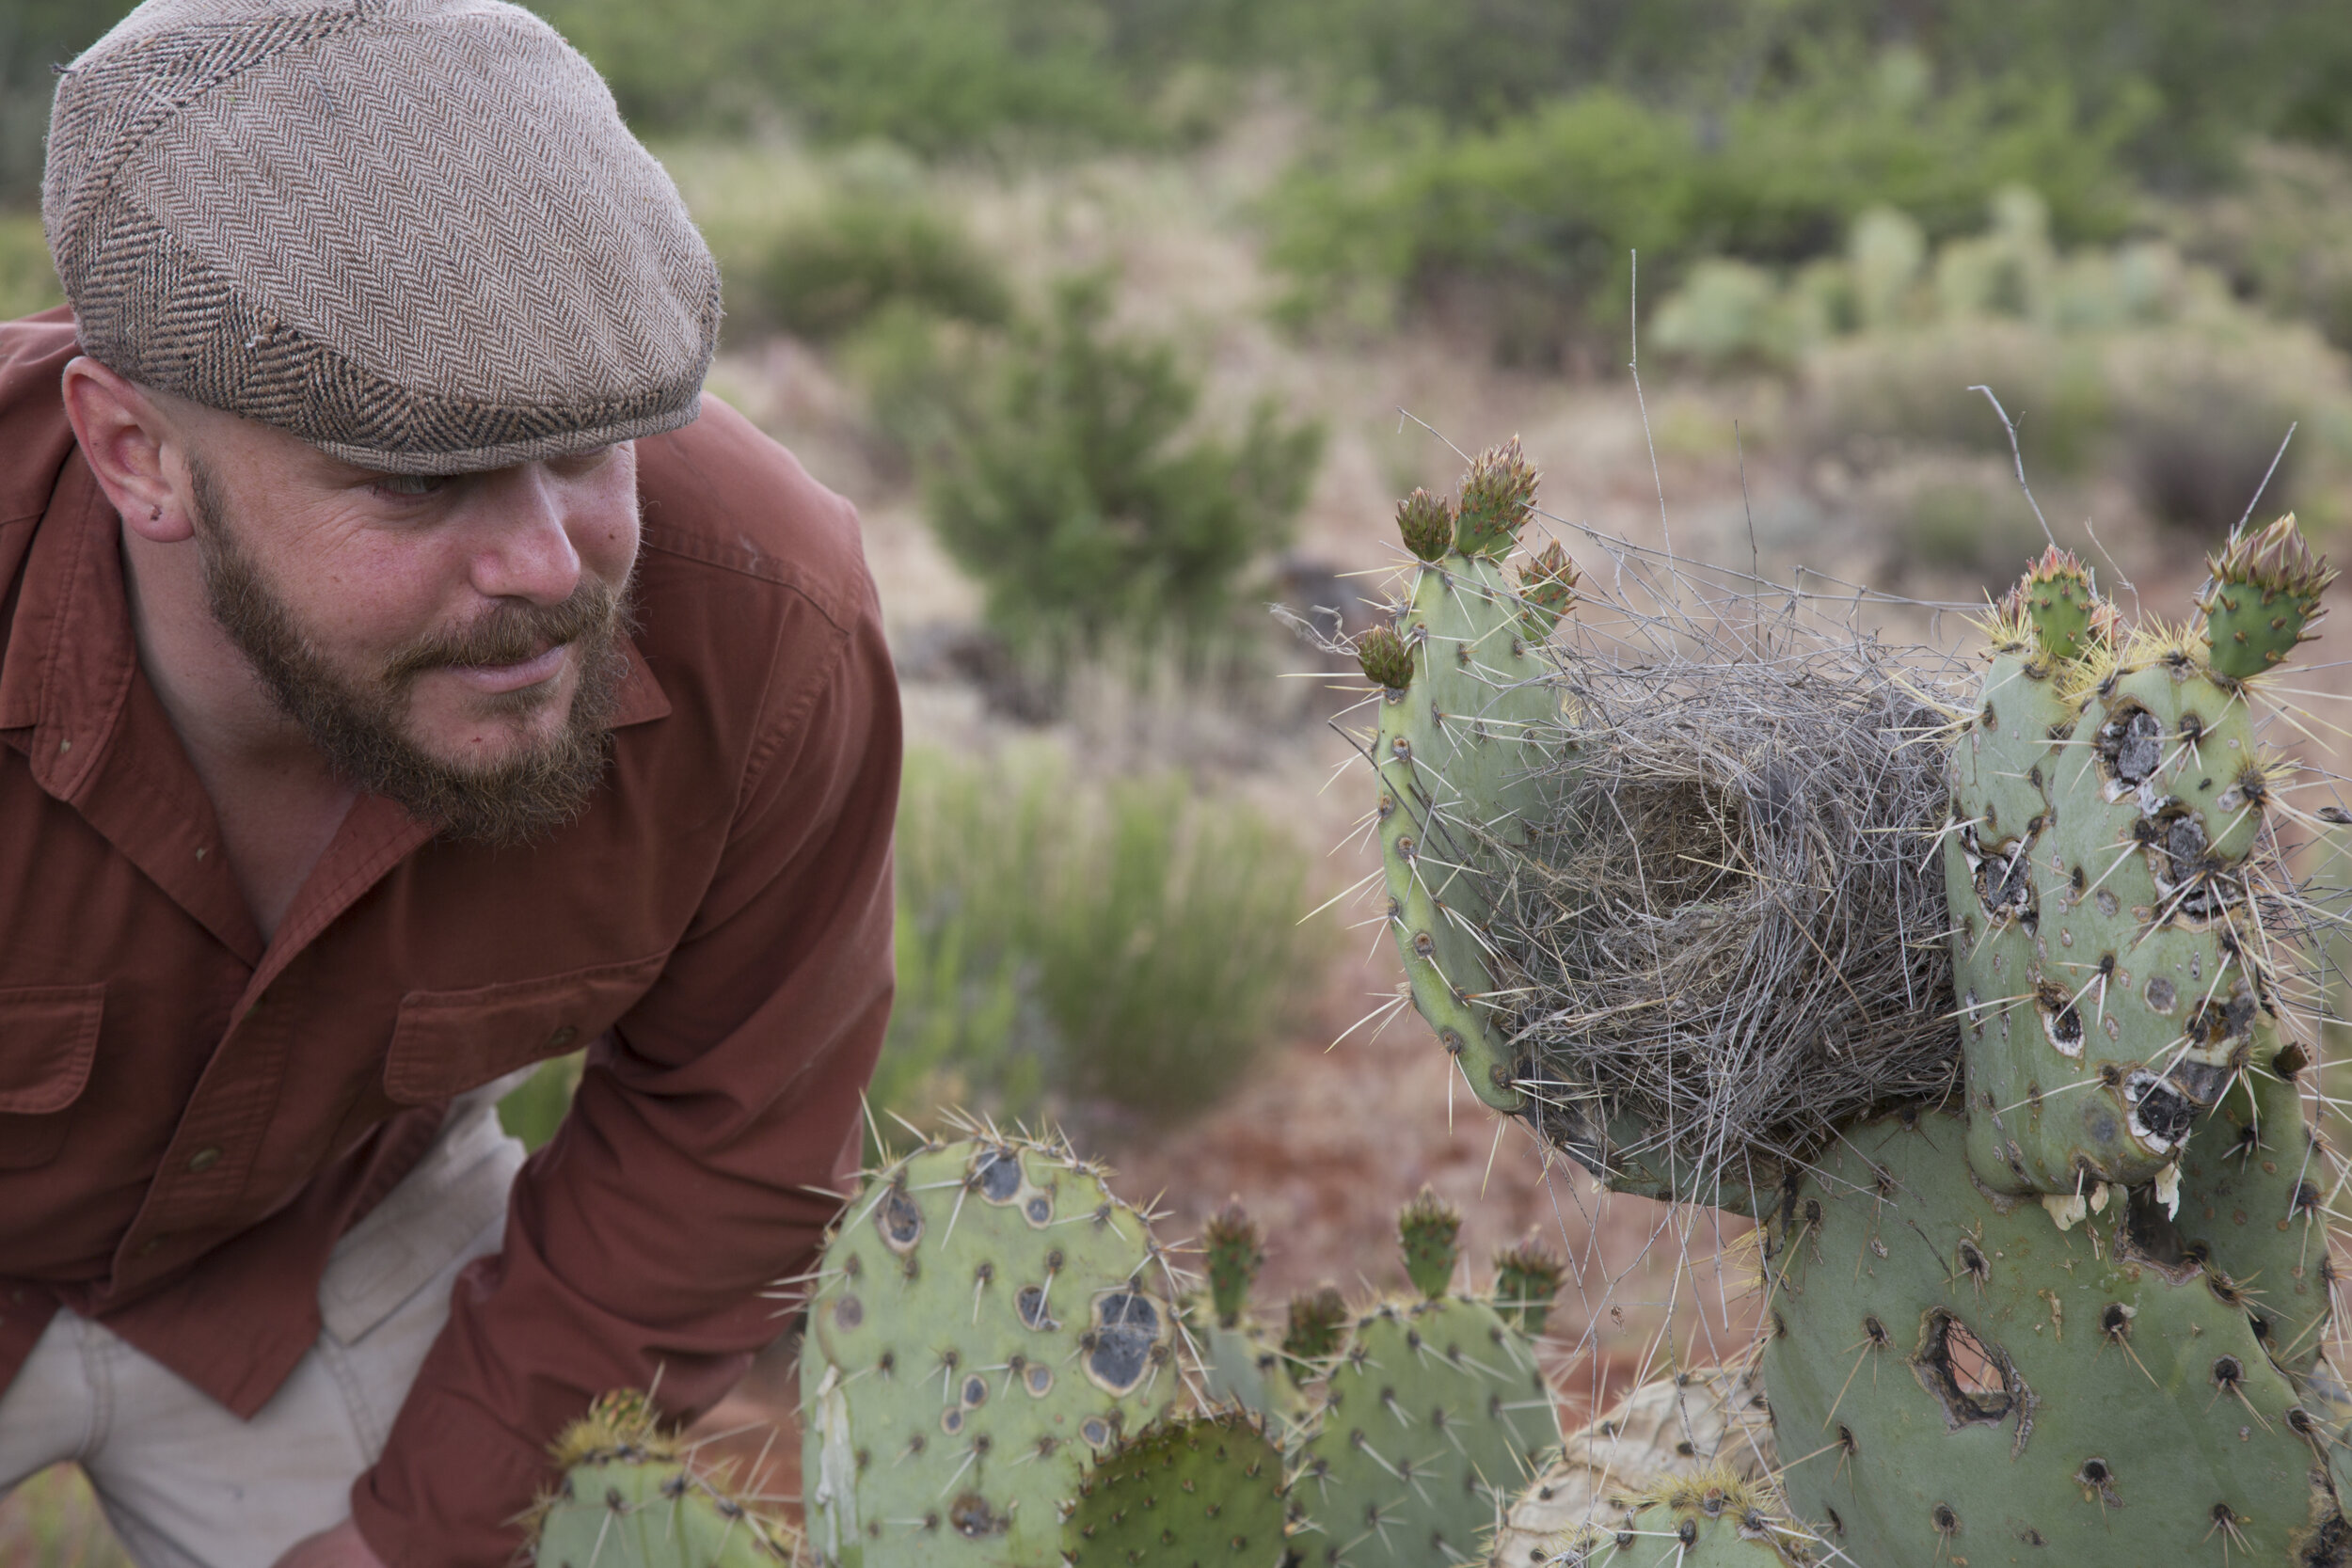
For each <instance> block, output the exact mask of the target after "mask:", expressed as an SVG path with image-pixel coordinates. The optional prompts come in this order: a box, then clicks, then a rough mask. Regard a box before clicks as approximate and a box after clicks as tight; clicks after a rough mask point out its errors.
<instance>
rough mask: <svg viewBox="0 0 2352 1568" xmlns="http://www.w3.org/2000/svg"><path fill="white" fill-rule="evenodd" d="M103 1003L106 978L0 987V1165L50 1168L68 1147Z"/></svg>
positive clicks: (94, 1049)
mask: <svg viewBox="0 0 2352 1568" xmlns="http://www.w3.org/2000/svg"><path fill="white" fill-rule="evenodd" d="M105 1003H106V985H105V982H104V981H103V980H102V981H100V982H98V983H97V984H96V985H88V986H22V987H16V988H13V989H10V990H0V1170H29V1169H31V1168H33V1167H34V1166H36V1165H45V1164H48V1163H49V1162H50V1161H52V1160H54V1159H56V1157H57V1151H58V1150H59V1149H60V1148H64V1147H65V1134H66V1128H67V1126H68V1125H69V1124H70V1123H71V1122H72V1120H73V1107H74V1103H75V1102H76V1101H79V1100H80V1099H81V1098H82V1090H83V1089H84V1088H85V1087H87V1085H88V1084H89V1069H90V1063H91V1062H92V1061H93V1060H95V1059H96V1057H97V1055H98V1024H99V1020H100V1018H101V1017H102V1016H103V1012H104V1010H105Z"/></svg>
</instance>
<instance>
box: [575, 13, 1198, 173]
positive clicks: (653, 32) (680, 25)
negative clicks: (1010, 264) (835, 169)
mask: <svg viewBox="0 0 2352 1568" xmlns="http://www.w3.org/2000/svg"><path fill="white" fill-rule="evenodd" d="M537 8H538V9H539V10H540V11H541V12H542V13H543V14H545V15H546V16H547V18H548V20H549V21H550V22H552V23H554V24H555V25H556V26H557V28H558V29H560V30H561V31H562V32H563V33H564V36H565V37H567V38H569V39H570V40H572V42H573V43H575V44H576V45H578V46H579V48H580V52H581V53H583V54H585V55H587V56H588V57H589V58H590V59H591V60H593V61H595V62H596V67H597V69H598V70H600V71H603V72H604V73H605V77H606V79H607V80H608V81H609V82H610V83H611V84H612V91H613V96H614V97H615V98H617V99H618V100H619V101H620V104H621V108H622V112H623V113H625V114H626V115H628V118H629V119H630V122H631V123H632V124H634V125H636V126H638V127H639V129H640V130H641V131H660V132H675V131H681V130H696V131H701V130H721V131H731V130H739V129H740V128H742V127H744V126H746V125H750V124H755V123H757V122H759V121H760V120H762V119H769V118H772V117H773V116H775V115H777V114H779V113H780V114H781V115H782V116H783V117H784V118H785V119H787V121H788V122H790V123H792V124H794V125H796V126H797V127H799V128H801V129H802V130H803V131H805V132H806V133H808V134H810V135H814V136H816V137H818V139H820V140H824V141H843V142H847V141H856V140H859V139H861V138H864V137H869V136H880V137H884V138H887V139H889V140H891V141H895V142H898V143H899V144H901V145H903V146H906V147H909V148H912V149H914V150H916V151H918V152H921V153H923V154H925V155H927V156H928V155H933V154H941V153H953V152H967V151H970V150H974V149H976V148H978V147H982V146H986V145H989V144H991V143H992V142H995V141H1000V140H1001V139H1003V138H1004V137H1005V136H1006V135H1025V136H1029V137H1042V138H1046V139H1050V140H1057V141H1077V142H1084V143H1089V144H1092V143H1101V142H1110V143H1128V144H1133V143H1140V142H1148V141H1151V140H1152V139H1154V138H1155V137H1156V136H1157V135H1158V127H1157V126H1156V124H1155V123H1154V122H1153V120H1152V118H1151V116H1150V114H1149V113H1148V112H1147V110H1146V109H1145V108H1144V107H1142V106H1141V103H1142V100H1141V98H1140V96H1139V95H1138V93H1137V92H1136V86H1135V82H1134V79H1133V77H1132V76H1131V75H1130V74H1129V73H1128V72H1127V71H1125V70H1123V69H1122V68H1121V67H1120V66H1119V65H1118V64H1117V62H1115V61H1113V60H1112V59H1111V58H1110V57H1109V56H1108V55H1107V54H1106V52H1105V47H1104V46H1105V40H1106V38H1107V28H1106V24H1105V21H1104V15H1103V12H1102V8H1100V7H1099V6H1097V5H1095V4H1092V3H1090V0H858V3H856V4H850V3H847V0H672V3H671V4H668V5H664V6H647V5H644V4H642V3H640V0H540V3H539V5H538V7H537Z"/></svg>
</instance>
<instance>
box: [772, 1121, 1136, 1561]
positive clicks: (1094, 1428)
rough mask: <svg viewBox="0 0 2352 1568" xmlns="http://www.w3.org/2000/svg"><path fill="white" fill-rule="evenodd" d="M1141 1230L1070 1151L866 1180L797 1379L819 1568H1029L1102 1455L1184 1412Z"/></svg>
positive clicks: (947, 1164) (1027, 1149) (954, 1149)
mask: <svg viewBox="0 0 2352 1568" xmlns="http://www.w3.org/2000/svg"><path fill="white" fill-rule="evenodd" d="M1172 1299H1173V1292H1172V1291H1171V1290H1170V1289H1169V1282H1168V1277H1167V1272H1166V1268H1165V1264H1164V1262H1163V1260H1162V1259H1160V1257H1159V1254H1158V1251H1157V1249H1156V1247H1155V1245H1154V1244H1153V1243H1152V1236H1151V1231H1150V1229H1149V1227H1148V1226H1147V1225H1146V1223H1145V1218H1144V1216H1143V1215H1142V1214H1140V1213H1138V1212H1136V1210H1134V1209H1132V1208H1130V1207H1128V1206H1127V1205H1126V1204H1124V1203H1122V1202H1120V1200H1119V1199H1118V1198H1116V1197H1114V1196H1112V1195H1111V1193H1110V1190H1109V1189H1108V1188H1107V1187H1106V1186H1105V1185H1104V1180H1103V1177H1102V1173H1101V1172H1100V1171H1099V1170H1098V1169H1096V1168H1095V1167H1093V1166H1090V1165H1088V1164H1083V1163H1081V1162H1079V1161H1077V1160H1075V1159H1074V1158H1073V1157H1072V1156H1071V1155H1070V1154H1069V1152H1068V1151H1067V1150H1066V1149H1063V1148H1057V1147H1053V1146H1048V1145H1045V1144H1040V1143H1032V1142H1029V1141H1026V1140H1023V1139H1016V1138H1009V1137H1002V1136H996V1135H989V1136H983V1137H976V1138H969V1139H965V1140H963V1141H961V1142H958V1143H951V1144H946V1145H933V1146H931V1147H930V1148H924V1149H921V1150H919V1151H917V1152H916V1153H914V1154H913V1155H911V1156H909V1157H908V1158H906V1159H904V1160H901V1161H898V1163H896V1164H892V1165H890V1166H888V1167H887V1168H885V1169H883V1170H881V1171H878V1172H876V1173H875V1174H874V1175H873V1176H871V1177H869V1178H868V1179H867V1181H866V1187H865V1190H864V1191H863V1192H862V1193H861V1194H860V1195H859V1196H857V1197H856V1198H855V1199H853V1200H852V1201H851V1202H850V1207H849V1208H848V1210H847V1211H846V1212H845V1215H844V1218H843V1220H842V1222H841V1224H840V1226H839V1227H837V1228H836V1230H835V1231H834V1235H833V1236H832V1237H831V1238H830V1239H829V1240H828V1242H827V1243H826V1247H825V1253H824V1265H823V1269H822V1271H821V1275H820V1277H819V1282H818V1290H817V1292H816V1294H815V1295H814V1297H813V1298H812V1299H811V1301H810V1303H809V1332H808V1338H807V1344H806V1347H805V1349H804V1350H803V1353H802V1359H801V1386H802V1389H801V1403H802V1411H803V1422H804V1426H805V1430H806V1432H807V1436H806V1438H805V1440H804V1442H803V1449H802V1467H803V1486H804V1490H805V1496H806V1497H807V1506H808V1519H809V1535H810V1540H811V1544H813V1545H814V1547H815V1548H816V1550H817V1552H818V1556H819V1558H820V1560H822V1561H824V1562H826V1563H838V1564H843V1565H846V1568H857V1565H859V1564H865V1565H866V1568H898V1565H899V1564H914V1563H932V1562H945V1561H955V1562H960V1563H969V1564H973V1565H976V1568H983V1565H984V1568H1029V1565H1032V1564H1036V1563H1043V1562H1050V1561H1052V1560H1053V1559H1054V1555H1055V1554H1056V1553H1057V1551H1058V1550H1059V1542H1060V1530H1061V1516H1060V1505H1061V1504H1062V1503H1063V1502H1065V1501H1066V1500H1068V1499H1069V1498H1070V1497H1074V1496H1075V1495H1076V1494H1077V1490H1078V1481H1079V1478H1080V1476H1081V1475H1082V1474H1083V1473H1084V1472H1085V1469H1086V1467H1087V1465H1089V1464H1090V1463H1092V1462H1093V1460H1094V1458H1095V1456H1096V1455H1098V1454H1103V1453H1108V1452H1109V1451H1110V1450H1111V1449H1113V1448H1114V1447H1115V1446H1116V1445H1117V1443H1118V1442H1119V1441H1120V1438H1121V1436H1122V1435H1124V1434H1126V1433H1136V1432H1140V1431H1142V1430H1143V1428H1144V1427H1145V1426H1147V1425H1149V1424H1150V1423H1151V1422H1152V1420H1154V1419H1157V1418H1160V1417H1162V1416H1164V1415H1166V1414H1167V1413H1168V1410H1169V1409H1170V1408H1171V1406H1172V1405H1173V1403H1174V1402H1175V1400H1176V1398H1177V1396H1178V1392H1179V1382H1180V1367H1179V1365H1178V1364H1177V1336H1176V1323H1175V1321H1174V1314H1173V1311H1172V1309H1171V1306H1170V1302H1171V1301H1172Z"/></svg>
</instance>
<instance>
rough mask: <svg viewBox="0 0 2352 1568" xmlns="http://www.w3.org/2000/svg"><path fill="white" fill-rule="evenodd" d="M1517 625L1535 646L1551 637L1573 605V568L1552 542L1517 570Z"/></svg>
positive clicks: (1574, 569) (1574, 583) (1557, 542)
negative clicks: (1562, 617)
mask: <svg viewBox="0 0 2352 1568" xmlns="http://www.w3.org/2000/svg"><path fill="white" fill-rule="evenodd" d="M1519 599H1520V601H1521V603H1520V609H1519V622H1520V624H1521V625H1522V626H1525V627H1526V628H1527V635H1528V637H1529V638H1530V639H1531V640H1533V641H1537V642H1540V641H1543V640H1544V639H1545V638H1547V637H1549V636H1550V635H1551V629H1552V627H1554V626H1558V625H1559V624H1560V617H1561V616H1563V615H1565V614H1566V613H1567V612H1568V610H1569V608H1570V607H1571V606H1573V605H1574V604H1575V603H1576V567H1575V565H1574V564H1573V563H1572V562H1570V561H1569V560H1568V552H1567V551H1565V550H1564V549H1562V548H1561V547H1560V542H1559V541H1558V540H1556V539H1555V540H1553V541H1552V542H1551V543H1550V544H1549V545H1548V546H1545V548H1544V553H1543V554H1541V555H1539V556H1537V557H1536V558H1535V559H1534V560H1533V561H1531V562H1527V563H1526V564H1525V565H1523V566H1521V567H1520V568H1519Z"/></svg>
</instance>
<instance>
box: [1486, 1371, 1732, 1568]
mask: <svg viewBox="0 0 2352 1568" xmlns="http://www.w3.org/2000/svg"><path fill="white" fill-rule="evenodd" d="M1778 1466H1779V1459H1778V1457H1777V1450H1776V1449H1774V1447H1773V1443H1772V1409H1771V1407H1770V1406H1769V1405H1767V1404H1766V1403H1765V1401H1764V1386H1763V1380H1762V1379H1761V1378H1759V1377H1758V1376H1757V1375H1756V1370H1755V1369H1754V1368H1753V1367H1749V1368H1746V1369H1744V1370H1742V1369H1739V1368H1732V1367H1717V1368H1711V1369H1708V1370H1702V1371H1696V1372H1678V1373H1676V1374H1675V1375H1673V1376H1671V1377H1661V1378H1658V1379H1655V1380H1653V1381H1651V1382H1649V1383H1645V1384H1643V1385H1642V1386H1640V1387H1638V1388H1635V1389H1634V1390H1632V1391H1631V1392H1630V1393H1629V1394H1627V1395H1626V1396H1625V1398H1623V1399H1622V1400H1620V1401H1618V1402H1617V1403H1616V1404H1615V1405H1614V1406H1613V1407H1612V1408H1611V1409H1610V1411H1609V1413H1608V1415H1606V1416H1604V1417H1602V1418H1600V1419H1598V1420H1597V1421H1594V1422H1593V1423H1592V1424H1591V1425H1589V1426H1586V1427H1584V1428H1582V1429H1581V1430H1580V1431H1577V1432H1573V1433H1569V1434H1568V1437H1567V1441H1566V1443H1565V1445H1564V1446H1563V1448H1562V1449H1561V1453H1560V1457H1559V1458H1558V1459H1556V1460H1554V1461H1553V1462H1552V1463H1551V1464H1550V1465H1548V1466H1546V1467H1545V1469H1544V1472H1543V1474H1541V1475H1539V1476H1537V1477H1536V1478H1535V1479H1534V1481H1531V1482H1529V1483H1528V1485H1527V1487H1526V1489H1525V1490H1524V1491H1522V1492H1520V1494H1519V1495H1518V1497H1515V1498H1513V1499H1512V1502H1511V1507H1510V1510H1509V1512H1508V1513H1505V1514H1504V1515H1503V1520H1502V1525H1501V1527H1500V1528H1497V1529H1496V1531H1495V1537H1494V1540H1493V1541H1492V1542H1491V1543H1489V1544H1488V1545H1487V1548H1486V1564H1487V1568H1531V1565H1534V1564H1542V1563H1554V1562H1558V1561H1560V1560H1561V1559H1560V1557H1559V1555H1558V1554H1559V1544H1560V1543H1561V1542H1562V1541H1563V1540H1564V1539H1565V1540H1574V1539H1576V1537H1577V1535H1578V1533H1579V1532H1581V1531H1582V1530H1583V1529H1584V1528H1585V1527H1587V1526H1592V1525H1599V1524H1608V1525H1609V1526H1610V1527H1611V1532H1612V1533H1613V1532H1614V1529H1615V1528H1616V1522H1617V1521H1619V1520H1621V1519H1622V1518H1623V1517H1624V1515H1625V1513H1627V1512H1628V1511H1629V1510H1630V1509H1636V1508H1639V1507H1640V1506H1641V1502H1642V1499H1643V1496H1644V1494H1645V1493H1648V1492H1650V1491H1652V1490H1654V1489H1655V1488H1657V1487H1658V1486H1659V1485H1661V1483H1662V1482H1664V1481H1668V1480H1671V1479H1674V1478H1677V1477H1696V1476H1698V1475H1700V1474H1702V1473H1704V1472H1707V1471H1708V1470H1711V1469H1712V1470H1722V1471H1724V1472H1727V1473H1728V1474H1729V1475H1731V1476H1732V1477H1733V1478H1734V1479H1735V1480H1738V1481H1743V1482H1746V1483H1748V1484H1749V1485H1751V1486H1755V1487H1758V1488H1761V1487H1762V1486H1765V1485H1767V1484H1769V1478H1770V1477H1771V1475H1772V1471H1773V1470H1775V1469H1776V1468H1778Z"/></svg>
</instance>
